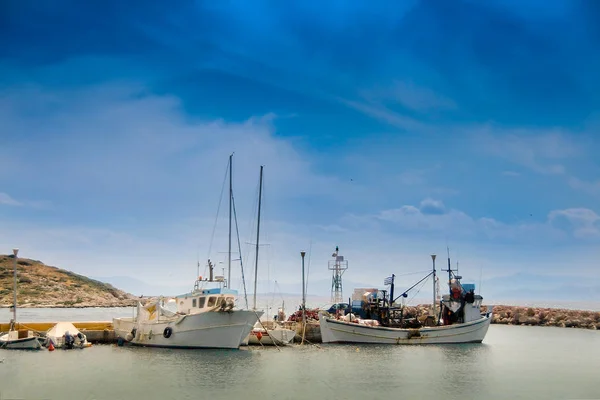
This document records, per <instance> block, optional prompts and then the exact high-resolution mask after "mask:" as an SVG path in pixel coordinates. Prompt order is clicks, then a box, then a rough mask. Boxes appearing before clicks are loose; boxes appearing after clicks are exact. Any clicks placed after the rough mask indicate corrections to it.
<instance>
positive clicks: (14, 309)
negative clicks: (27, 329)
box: [13, 249, 19, 324]
mask: <svg viewBox="0 0 600 400" xmlns="http://www.w3.org/2000/svg"><path fill="white" fill-rule="evenodd" d="M18 254H19V249H13V255H14V256H15V258H14V266H15V272H14V290H15V292H14V294H13V324H16V323H17V255H18Z"/></svg>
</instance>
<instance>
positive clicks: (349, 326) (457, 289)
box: [319, 255, 492, 345]
mask: <svg viewBox="0 0 600 400" xmlns="http://www.w3.org/2000/svg"><path fill="white" fill-rule="evenodd" d="M431 258H432V260H433V271H432V272H430V273H429V274H428V275H426V276H425V277H424V278H422V279H421V280H420V281H419V282H417V283H416V284H414V285H413V286H412V287H411V288H409V289H408V290H406V291H405V292H404V293H402V294H401V295H400V296H398V298H400V297H402V298H406V297H407V292H408V291H409V290H412V289H413V288H415V287H416V286H417V285H419V283H421V282H424V281H425V279H427V278H428V277H430V276H433V304H432V314H431V315H430V316H429V317H428V318H427V319H426V320H425V321H424V323H421V322H419V321H418V320H414V319H408V318H404V316H403V307H396V306H394V302H395V300H397V299H394V278H395V275H392V276H391V277H389V278H386V279H385V281H384V284H385V285H390V295H389V298H388V297H387V296H386V293H385V291H381V292H380V293H382V295H380V293H379V292H375V293H368V294H367V295H366V296H365V298H366V299H367V300H366V301H363V302H362V304H361V306H360V307H356V312H357V313H358V312H364V313H365V314H367V315H363V316H364V317H365V318H364V319H363V318H357V317H356V315H355V307H354V306H352V312H351V313H350V314H348V315H346V316H344V317H331V316H328V315H326V314H325V313H321V314H319V322H320V326H321V336H322V340H323V343H376V344H404V345H411V344H448V343H481V342H482V341H483V340H484V338H485V336H486V333H487V331H488V328H489V326H490V323H491V321H492V307H491V306H490V307H488V310H487V311H486V312H485V313H482V312H481V311H480V307H481V302H482V300H483V297H481V296H480V295H476V294H475V287H474V285H467V284H461V282H460V280H461V279H462V277H461V276H458V275H455V274H454V270H452V269H451V268H450V257H448V270H447V272H448V288H449V293H448V294H445V295H443V296H442V297H441V299H440V302H439V303H440V304H439V305H440V313H439V314H438V313H437V307H436V306H437V296H436V284H437V282H438V281H437V279H436V270H435V258H436V256H435V255H432V256H431ZM359 310H360V311H359Z"/></svg>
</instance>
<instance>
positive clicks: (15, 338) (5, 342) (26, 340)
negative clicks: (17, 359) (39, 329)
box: [0, 329, 42, 350]
mask: <svg viewBox="0 0 600 400" xmlns="http://www.w3.org/2000/svg"><path fill="white" fill-rule="evenodd" d="M39 339H40V338H39V336H37V335H36V334H35V333H34V332H33V331H30V330H28V329H19V330H15V329H11V330H9V331H8V332H7V333H4V334H3V335H2V336H0V348H2V349H8V350H40V349H41V348H42V344H41V343H40V340H39Z"/></svg>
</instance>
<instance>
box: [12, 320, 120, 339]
mask: <svg viewBox="0 0 600 400" xmlns="http://www.w3.org/2000/svg"><path fill="white" fill-rule="evenodd" d="M72 324H73V326H75V328H77V329H79V330H80V331H81V333H83V334H84V335H85V336H86V337H87V340H88V342H90V343H93V344H107V343H117V336H116V335H115V331H114V328H113V324H112V322H111V321H87V322H72ZM54 325H56V322H17V323H16V324H15V329H28V330H31V331H35V332H38V333H39V334H45V333H46V332H48V330H49V329H51V328H52V327H53V326H54ZM9 329H10V324H8V323H0V332H8V330H9Z"/></svg>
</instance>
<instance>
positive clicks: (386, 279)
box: [383, 276, 394, 285]
mask: <svg viewBox="0 0 600 400" xmlns="http://www.w3.org/2000/svg"><path fill="white" fill-rule="evenodd" d="M393 280H394V278H393V277H391V276H388V277H387V278H385V280H384V281H383V284H384V285H391V284H392V281H393Z"/></svg>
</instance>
